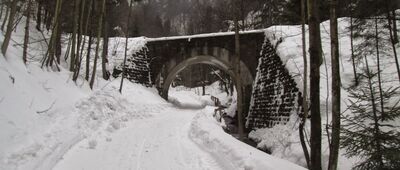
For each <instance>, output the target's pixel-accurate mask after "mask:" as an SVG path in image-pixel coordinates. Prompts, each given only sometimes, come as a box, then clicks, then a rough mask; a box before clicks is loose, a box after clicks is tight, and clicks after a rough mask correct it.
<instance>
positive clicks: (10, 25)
mask: <svg viewBox="0 0 400 170" xmlns="http://www.w3.org/2000/svg"><path fill="white" fill-rule="evenodd" d="M17 2H18V0H13V1H12V2H11V7H10V8H11V9H10V15H9V18H8V23H7V30H6V34H5V36H4V41H3V44H2V45H1V52H2V53H3V55H4V56H5V55H6V52H7V48H8V44H9V43H10V40H11V34H12V30H13V28H14V19H15V14H16V13H17Z"/></svg>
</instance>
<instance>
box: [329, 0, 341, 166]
mask: <svg viewBox="0 0 400 170" xmlns="http://www.w3.org/2000/svg"><path fill="white" fill-rule="evenodd" d="M336 11H337V0H331V1H330V28H331V29H330V34H331V64H332V135H331V136H332V138H331V142H330V146H329V163H328V170H336V169H337V164H338V156H339V144H340V143H339V142H340V70H339V68H340V66H339V41H338V28H337V27H338V23H337V13H336Z"/></svg>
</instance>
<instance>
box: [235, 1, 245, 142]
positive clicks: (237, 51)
mask: <svg viewBox="0 0 400 170" xmlns="http://www.w3.org/2000/svg"><path fill="white" fill-rule="evenodd" d="M240 4H241V3H240V0H234V4H233V8H234V15H235V17H234V24H235V59H234V67H235V76H236V77H237V79H236V91H237V115H238V128H239V129H238V130H239V139H240V140H244V119H243V118H244V117H243V99H242V94H243V89H242V82H241V79H240V77H241V76H240V34H239V31H240V28H239V17H240V13H241V12H240V11H241V10H240V9H241V8H240Z"/></svg>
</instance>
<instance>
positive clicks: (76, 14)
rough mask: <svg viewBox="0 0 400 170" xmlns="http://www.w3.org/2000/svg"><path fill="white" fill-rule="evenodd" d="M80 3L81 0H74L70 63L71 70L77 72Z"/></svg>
mask: <svg viewBox="0 0 400 170" xmlns="http://www.w3.org/2000/svg"><path fill="white" fill-rule="evenodd" d="M79 3H80V0H74V22H73V23H74V25H73V31H72V44H71V45H72V46H71V55H70V65H69V71H72V72H75V68H76V64H77V61H76V58H77V56H76V51H75V47H76V34H77V32H78V25H79V24H78V19H79V18H78V17H79Z"/></svg>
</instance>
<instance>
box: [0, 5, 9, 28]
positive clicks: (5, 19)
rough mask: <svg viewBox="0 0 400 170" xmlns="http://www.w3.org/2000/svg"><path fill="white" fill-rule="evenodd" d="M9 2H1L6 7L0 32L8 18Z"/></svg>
mask: <svg viewBox="0 0 400 170" xmlns="http://www.w3.org/2000/svg"><path fill="white" fill-rule="evenodd" d="M9 2H10V1H9V0H5V1H4V2H3V3H4V4H5V5H4V6H6V16H5V17H4V19H3V24H1V30H2V31H4V27H5V26H6V23H7V19H8V16H9V15H10V8H9V7H7V4H8V5H10V4H9Z"/></svg>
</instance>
